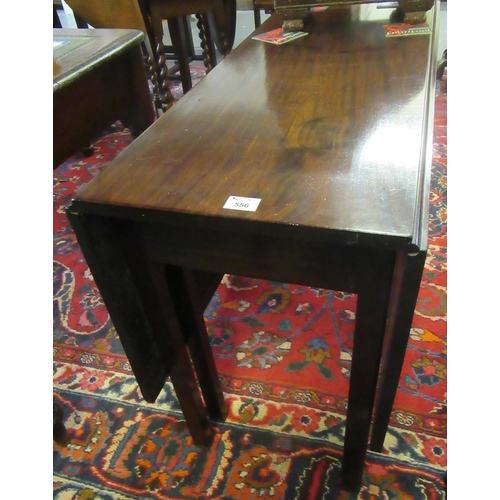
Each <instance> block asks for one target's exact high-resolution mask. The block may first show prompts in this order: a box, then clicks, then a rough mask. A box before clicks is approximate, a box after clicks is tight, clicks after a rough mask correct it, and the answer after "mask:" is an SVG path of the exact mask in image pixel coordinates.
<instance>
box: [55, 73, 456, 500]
mask: <svg viewBox="0 0 500 500" xmlns="http://www.w3.org/2000/svg"><path fill="white" fill-rule="evenodd" d="M201 76H202V75H201V74H195V75H194V77H195V79H198V80H199V78H201ZM195 81H196V80H195ZM442 89H443V90H442ZM444 89H445V87H444V86H443V87H442V88H441V86H439V85H438V87H437V90H436V108H435V109H436V113H435V132H434V160H433V166H432V189H431V206H430V220H429V225H430V228H429V255H428V259H427V263H426V266H425V271H424V277H423V281H422V285H421V290H420V295H419V299H418V306H417V311H416V315H415V318H414V323H413V327H412V331H411V339H410V344H409V347H408V351H407V356H406V359H405V364H404V368H403V373H402V376H401V379H400V386H399V391H398V394H397V398H396V401H395V405H394V410H393V413H392V419H391V426H390V428H389V431H388V435H387V438H386V441H385V447H384V451H383V453H381V454H377V453H371V452H369V453H368V458H367V463H366V467H365V473H364V478H363V486H362V488H361V491H360V492H359V494H349V493H346V492H342V491H339V490H338V489H337V486H336V485H337V482H338V478H339V473H340V464H341V457H342V443H343V434H344V424H345V415H346V406H347V391H348V383H349V368H350V359H351V350H352V337H353V329H354V318H355V312H356V296H355V295H350V294H346V293H342V292H333V291H328V290H322V289H317V288H308V287H304V286H297V285H292V284H285V283H276V282H271V281H265V280H255V279H249V278H244V277H236V276H229V275H226V276H225V277H224V279H223V281H222V282H221V284H220V286H219V288H218V290H217V292H216V294H215V295H214V297H213V299H212V301H211V303H210V304H209V306H208V308H207V310H206V312H205V321H206V326H207V329H208V332H209V334H210V338H211V343H212V346H213V352H214V355H215V360H216V364H217V368H218V371H219V374H220V377H221V380H222V384H223V389H224V393H225V398H226V401H227V404H228V407H229V416H228V418H227V421H226V422H225V423H224V424H214V425H215V428H216V438H215V441H214V443H213V445H212V447H211V448H210V449H208V450H206V449H200V448H197V447H195V446H193V443H192V440H191V438H190V435H189V433H188V430H187V428H186V424H185V421H184V419H183V415H182V413H181V411H180V409H179V405H178V402H177V399H176V396H175V393H174V392H173V389H172V386H171V384H170V383H169V382H167V384H166V386H165V388H164V390H163V391H162V393H161V394H160V396H159V399H158V400H157V402H156V403H155V404H149V403H146V402H145V401H144V400H143V398H142V396H141V394H140V391H139V389H138V386H137V384H136V382H135V379H134V376H133V374H132V372H131V368H130V365H129V363H128V361H127V358H126V356H125V355H124V352H123V349H122V346H121V344H120V341H119V338H118V336H117V334H116V331H115V329H114V327H113V325H112V323H111V321H110V318H109V316H108V313H107V310H106V307H105V305H104V303H103V302H102V300H101V297H100V294H99V291H98V289H97V288H96V286H95V283H94V281H93V278H92V275H91V274H90V272H89V269H88V268H87V265H86V263H85V261H84V259H83V257H82V254H81V252H80V249H79V246H78V244H77V241H76V238H75V236H74V234H73V232H72V230H71V228H70V226H69V223H68V221H67V219H66V216H65V213H64V209H65V207H66V206H67V205H68V204H69V202H70V199H71V197H72V195H73V194H74V193H75V191H76V189H77V188H78V187H80V186H82V185H83V184H85V183H87V182H88V181H89V180H90V179H91V178H92V177H94V176H95V175H96V174H97V173H98V172H99V171H100V170H101V169H102V168H104V167H105V166H106V165H107V164H108V163H109V162H110V161H111V160H112V159H113V158H114V157H115V156H116V155H118V154H119V153H120V151H122V150H123V149H124V148H126V147H127V145H128V144H130V143H131V142H132V140H133V137H132V136H131V135H130V133H129V131H128V130H127V129H124V128H123V127H121V126H120V124H119V123H117V124H115V125H114V126H113V127H112V128H111V129H110V130H109V131H107V132H106V133H105V134H103V135H102V136H101V137H100V138H98V139H97V140H96V141H95V143H94V146H95V153H94V155H93V156H91V157H85V156H83V155H81V154H76V155H75V156H73V157H72V158H70V159H69V160H68V161H66V162H65V163H64V164H62V165H61V166H60V167H59V168H58V169H56V170H55V171H54V358H53V367H54V377H53V380H54V401H55V402H57V403H58V404H59V405H60V407H61V409H62V411H63V414H64V417H63V422H64V424H65V426H66V428H67V430H68V434H69V438H70V442H69V444H68V445H67V446H59V445H57V444H55V443H54V455H53V458H54V461H53V464H54V478H53V489H54V498H56V499H75V500H76V499H89V500H90V499H99V500H117V499H120V500H121V499H136V498H137V499H139V498H140V499H158V500H160V499H179V498H181V499H199V498H207V499H224V500H233V499H234V500H236V499H238V500H247V499H248V500H249V499H259V500H263V499H286V500H292V499H293V500H295V499H297V500H298V499H304V500H317V499H355V498H359V499H364V500H368V499H370V500H376V499H396V498H397V499H399V500H401V499H418V500H420V499H421V500H424V499H428V500H431V499H432V500H437V499H444V498H445V497H446V474H445V470H446V138H447V136H446V93H445V91H444ZM179 93H181V91H180V89H179V85H177V86H176V88H174V94H176V95H177V96H178V95H179Z"/></svg>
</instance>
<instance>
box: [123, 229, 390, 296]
mask: <svg viewBox="0 0 500 500" xmlns="http://www.w3.org/2000/svg"><path fill="white" fill-rule="evenodd" d="M115 221H116V223H117V224H118V225H119V226H121V228H122V231H123V238H124V244H127V245H128V244H130V245H137V248H138V249H140V250H139V251H140V252H142V253H143V254H144V255H145V256H146V258H147V259H150V260H154V261H158V262H163V263H165V264H171V265H177V266H181V267H187V268H190V269H196V270H200V271H207V272H211V273H227V274H234V275H239V276H246V277H250V278H257V279H268V280H274V281H282V282H286V283H293V284H298V285H305V286H311V287H318V288H326V289H331V290H341V291H344V292H350V293H357V292H358V291H359V290H360V289H362V288H363V287H364V286H366V282H367V274H371V273H378V272H380V268H381V267H383V268H384V270H385V272H388V273H390V274H391V275H392V273H393V269H394V263H395V258H396V251H394V250H388V249H377V248H371V247H360V246H344V245H336V244H332V243H328V242H324V241H307V240H303V239H292V238H280V237H270V236H268V235H256V234H243V233H242V234H239V233H233V234H228V233H226V232H218V231H216V230H213V229H210V230H203V229H200V228H199V227H197V228H196V229H195V230H190V229H189V228H181V227H178V226H166V225H162V224H155V223H138V222H131V221H129V222H125V221H122V220H118V219H115Z"/></svg>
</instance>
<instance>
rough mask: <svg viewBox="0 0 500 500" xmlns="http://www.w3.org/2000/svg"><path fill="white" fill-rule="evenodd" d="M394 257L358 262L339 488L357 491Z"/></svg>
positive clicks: (382, 255)
mask: <svg viewBox="0 0 500 500" xmlns="http://www.w3.org/2000/svg"><path fill="white" fill-rule="evenodd" d="M393 267H394V258H393V256H391V255H390V254H389V253H388V254H386V255H384V253H383V252H381V253H380V255H379V256H377V255H376V252H375V255H373V256H370V254H368V255H367V260H366V261H365V262H361V263H360V269H359V270H358V274H359V275H360V277H361V278H360V284H359V286H358V299H357V305H356V325H355V330H354V345H353V354H352V363H351V376H350V382H349V398H348V404H347V421H346V429H345V440H344V455H343V462H342V473H341V488H342V489H344V490H348V491H355V490H358V489H359V488H360V486H361V482H362V478H363V468H364V463H365V457H366V451H367V448H368V438H369V434H370V424H371V419H372V413H373V403H374V400H375V391H376V387H377V380H378V374H379V365H380V356H381V352H382V344H383V338H384V333H385V326H386V319H387V310H388V304H389V296H390V287H391V278H392V270H393Z"/></svg>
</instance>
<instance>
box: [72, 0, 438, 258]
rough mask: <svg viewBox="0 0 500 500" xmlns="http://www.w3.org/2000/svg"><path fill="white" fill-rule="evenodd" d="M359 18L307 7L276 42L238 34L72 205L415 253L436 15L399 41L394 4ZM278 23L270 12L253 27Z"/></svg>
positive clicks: (422, 238) (422, 208)
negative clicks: (300, 31) (301, 31)
mask: <svg viewBox="0 0 500 500" xmlns="http://www.w3.org/2000/svg"><path fill="white" fill-rule="evenodd" d="M355 12H356V13H357V14H356V15H352V14H351V15H350V16H349V18H346V17H347V16H346V15H345V10H344V11H342V12H340V11H339V12H337V11H335V10H334V9H328V10H326V11H324V12H318V13H314V14H313V16H312V19H311V20H310V22H309V24H308V25H307V26H306V28H305V29H306V31H307V32H308V33H309V34H308V35H307V36H304V37H302V38H299V39H296V40H294V41H292V42H290V43H287V44H284V45H280V46H277V45H272V44H269V43H263V42H261V41H257V40H253V39H251V38H248V39H247V40H245V41H244V42H243V43H242V44H241V45H240V46H238V47H237V48H236V49H234V50H233V51H232V53H231V54H230V55H229V56H228V57H227V58H226V59H225V60H224V61H222V63H220V64H219V65H218V66H217V67H216V68H215V69H214V70H213V71H212V72H211V73H210V74H209V75H208V76H207V77H206V78H204V79H203V80H202V81H201V82H200V83H199V84H198V85H197V86H196V87H195V88H194V89H193V90H191V91H190V92H189V93H187V94H186V96H184V97H183V98H182V99H181V100H180V101H179V102H178V103H176V104H175V105H174V106H173V107H172V109H170V110H169V111H168V112H167V113H166V114H165V115H163V116H162V117H161V118H160V119H159V120H158V121H156V122H155V123H154V124H153V125H152V126H151V127H150V128H149V129H148V130H147V131H146V132H145V133H144V134H143V135H141V136H140V137H139V138H138V139H136V140H135V141H134V142H133V143H132V144H131V145H130V146H129V147H128V148H127V149H125V150H124V151H123V152H122V153H121V154H120V155H119V156H118V157H117V158H116V159H115V160H114V161H113V162H112V163H111V164H110V165H108V166H107V167H106V168H105V169H104V170H103V171H102V172H101V173H100V174H99V175H98V176H97V177H96V178H95V179H94V180H93V181H91V182H90V183H89V184H88V185H87V186H86V187H85V188H83V189H82V190H81V191H80V192H79V193H77V195H76V198H75V200H74V202H73V207H74V208H75V209H77V210H82V211H87V212H93V213H98V214H104V215H116V216H121V217H132V218H138V219H140V220H148V218H150V217H156V220H158V217H160V219H161V220H162V221H164V222H166V223H170V222H171V223H182V224H193V225H196V224H203V225H204V226H205V227H207V225H208V226H211V227H217V228H219V229H221V228H223V229H224V230H228V231H234V232H238V231H243V230H246V231H258V232H261V233H264V232H266V231H267V232H269V234H273V235H279V234H281V233H283V234H293V233H290V230H293V231H295V234H297V235H300V234H304V235H305V234H308V235H311V234H312V235H314V234H320V233H321V234H322V235H324V234H326V233H324V231H328V233H327V234H328V237H329V238H332V239H333V240H332V241H335V238H337V237H338V238H339V241H343V242H346V241H347V242H348V243H349V244H367V245H377V246H380V245H382V246H386V247H392V248H397V249H400V248H404V249H406V250H407V251H414V250H416V249H421V248H422V247H425V245H426V238H427V235H426V228H427V225H428V221H427V209H428V198H427V196H428V194H426V192H428V182H429V171H430V156H431V153H432V111H433V104H434V101H433V98H434V75H433V72H435V70H434V64H433V62H432V61H433V60H435V38H436V33H435V31H436V30H435V29H434V28H433V26H434V25H437V24H435V23H436V20H435V12H434V10H433V11H431V12H429V13H428V15H427V19H428V23H429V25H430V27H431V30H432V34H431V35H418V36H405V37H386V29H385V28H384V24H387V22H388V20H389V16H390V15H391V13H392V12H393V9H388V8H385V9H377V7H376V6H374V5H362V6H359V7H356V10H355ZM352 17H354V19H352ZM279 26H280V19H279V17H278V16H276V15H273V16H271V17H270V18H269V19H268V20H267V21H266V22H265V23H264V24H263V25H262V26H261V27H260V28H259V29H258V30H257V32H259V33H262V32H265V31H269V30H271V29H274V28H278V27H279ZM433 52H434V53H433ZM431 53H433V54H432V56H431ZM230 196H237V197H244V198H256V199H259V200H260V202H259V204H258V207H257V209H256V210H255V211H246V210H234V209H227V208H223V207H224V205H225V204H226V202H227V200H228V198H229V197H230ZM297 229H302V230H303V233H301V232H300V231H297ZM322 237H323V236H322Z"/></svg>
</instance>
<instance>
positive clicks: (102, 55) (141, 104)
mask: <svg viewBox="0 0 500 500" xmlns="http://www.w3.org/2000/svg"><path fill="white" fill-rule="evenodd" d="M143 39H144V35H143V33H142V32H140V31H138V30H97V29H95V30H94V29H88V30H84V29H54V32H53V40H54V72H53V73H54V82H53V89H54V90H53V92H54V94H53V126H54V133H53V148H54V154H53V167H54V168H56V167H57V166H59V165H60V164H61V163H62V162H63V161H64V160H66V159H67V158H68V157H69V156H71V155H72V154H74V153H76V152H77V151H78V150H79V149H82V148H84V147H86V146H88V145H89V144H90V142H91V141H92V140H93V139H95V137H97V136H98V135H99V134H100V133H101V132H102V131H103V130H104V129H105V128H106V127H109V126H110V125H111V124H112V123H114V122H115V121H117V120H121V121H122V123H123V124H124V125H125V126H126V127H129V128H130V130H131V132H132V133H133V134H135V135H138V134H140V133H142V132H143V131H144V130H145V129H146V128H147V127H148V126H149V125H151V123H153V121H154V119H155V112H154V108H153V104H152V97H151V94H150V91H149V87H148V79H147V76H146V69H145V67H144V63H143V58H142V53H141V48H140V44H141V42H142V40H143Z"/></svg>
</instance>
